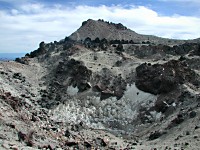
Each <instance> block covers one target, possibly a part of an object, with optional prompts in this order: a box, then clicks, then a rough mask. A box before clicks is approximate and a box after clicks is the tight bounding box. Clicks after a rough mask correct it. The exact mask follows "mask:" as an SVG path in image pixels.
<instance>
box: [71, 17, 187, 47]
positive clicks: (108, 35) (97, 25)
mask: <svg viewBox="0 0 200 150" xmlns="http://www.w3.org/2000/svg"><path fill="white" fill-rule="evenodd" d="M69 37H70V38H71V39H73V40H77V41H79V40H82V41H83V40H85V38H87V37H89V38H91V39H92V40H94V39H96V38H99V39H103V38H105V39H107V40H125V41H126V40H128V41H131V40H132V41H133V42H135V43H140V42H147V41H149V42H151V43H155V44H167V45H173V44H181V43H183V42H184V41H183V40H182V41H181V40H174V39H166V38H160V37H156V36H153V35H142V34H138V33H136V32H134V31H132V30H130V29H128V28H127V27H125V26H124V25H122V24H121V23H118V24H115V23H112V22H106V21H103V20H98V21H95V20H92V19H89V20H87V21H85V22H83V23H82V26H81V27H80V28H79V29H78V30H77V31H76V32H74V33H72V34H71V35H70V36H69Z"/></svg>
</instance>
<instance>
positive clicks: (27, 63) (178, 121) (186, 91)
mask: <svg viewBox="0 0 200 150" xmlns="http://www.w3.org/2000/svg"><path fill="white" fill-rule="evenodd" d="M88 24H89V25H88ZM92 24H95V25H94V26H92ZM86 27H87V30H86V29H85V28H86ZM94 27H95V28H94ZM96 27H99V29H98V30H96ZM108 27H110V28H109V29H108ZM84 29H85V30H84ZM104 29H106V32H104ZM115 32H116V33H115ZM123 32H126V33H131V34H132V36H133V37H135V36H141V39H142V38H143V37H145V36H142V35H138V34H137V33H135V32H133V31H130V30H128V29H126V27H124V26H123V25H121V24H118V25H116V24H113V23H106V22H103V21H93V20H89V21H87V22H84V23H83V26H82V27H81V28H80V29H79V30H78V31H77V32H75V33H74V35H75V34H77V33H81V34H79V39H76V37H74V39H73V36H74V35H72V36H70V38H69V37H67V38H65V39H64V40H61V41H59V42H54V43H44V42H41V43H40V44H39V48H38V49H37V50H35V51H33V52H31V53H30V54H27V55H26V56H25V57H23V58H18V59H16V62H0V108H1V109H0V129H1V130H0V149H3V150H4V149H5V150H6V149H50V150H51V149H53V150H54V149H55V150H61V149H64V150H65V149H80V150H82V149H83V150H87V149H89V150H90V149H102V150H107V149H116V150H120V149H128V150H129V149H144V150H145V149H147V150H148V149H198V148H199V146H200V143H199V140H200V136H199V134H200V117H199V115H200V67H199V62H200V57H199V56H200V44H199V43H184V44H180V45H174V46H172V45H170V46H169V45H164V44H159V43H158V45H157V44H152V43H145V44H144V43H142V42H143V41H138V43H137V44H136V43H133V42H132V43H131V42H128V43H126V42H124V39H123V40H122V39H121V37H120V36H116V38H117V40H118V41H117V43H115V44H113V43H112V42H111V40H112V39H109V36H108V34H107V33H109V34H111V35H112V36H113V35H121V34H122V33H123ZM95 34H96V35H95ZM88 35H91V38H92V36H93V38H92V40H91V39H90V40H85V39H84V38H86V37H87V36H88ZM100 35H101V36H100ZM96 36H97V37H99V38H105V39H104V40H94V39H95V38H96ZM124 37H126V35H125V34H124ZM81 38H82V39H83V41H79V40H80V39H81ZM106 38H108V39H106ZM113 38H114V36H113ZM156 38H157V37H156ZM72 39H73V40H72ZM141 39H140V40H141ZM158 39H160V38H158ZM127 40H129V39H127ZM138 40H139V39H138ZM160 40H161V41H162V40H163V39H160ZM158 41H159V40H158Z"/></svg>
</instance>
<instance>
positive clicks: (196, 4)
mask: <svg viewBox="0 0 200 150" xmlns="http://www.w3.org/2000/svg"><path fill="white" fill-rule="evenodd" d="M88 19H94V20H98V19H104V20H105V21H110V22H114V23H122V24H123V25H125V26H127V27H128V28H129V29H131V30H133V31H135V32H137V33H140V34H147V35H156V36H160V37H165V38H174V39H195V38H199V37H200V0H123V1H122V0H0V53H28V52H31V51H33V50H35V49H37V48H38V45H39V43H40V42H41V41H44V42H45V43H49V42H53V41H59V40H61V39H64V38H65V37H66V36H69V35H71V34H72V33H73V32H75V31H76V30H77V29H78V28H79V27H80V26H81V24H82V22H83V21H86V20H88Z"/></svg>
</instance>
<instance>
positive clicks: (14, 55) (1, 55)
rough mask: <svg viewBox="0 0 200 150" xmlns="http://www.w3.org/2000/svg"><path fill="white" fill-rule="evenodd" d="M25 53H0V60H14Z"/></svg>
mask: <svg viewBox="0 0 200 150" xmlns="http://www.w3.org/2000/svg"><path fill="white" fill-rule="evenodd" d="M24 55H25V53H0V61H6V60H15V59H16V58H18V57H23V56H24Z"/></svg>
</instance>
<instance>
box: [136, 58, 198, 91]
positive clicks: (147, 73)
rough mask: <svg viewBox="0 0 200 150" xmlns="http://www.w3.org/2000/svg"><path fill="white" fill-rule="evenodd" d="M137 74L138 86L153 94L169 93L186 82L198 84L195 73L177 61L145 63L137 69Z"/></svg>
mask: <svg viewBox="0 0 200 150" xmlns="http://www.w3.org/2000/svg"><path fill="white" fill-rule="evenodd" d="M136 74H137V75H136V86H137V87H138V88H139V89H140V90H143V91H145V92H149V93H152V94H161V93H168V92H170V91H172V90H174V89H175V88H177V86H178V85H179V84H183V83H185V82H191V83H193V84H196V83H197V82H198V81H197V80H196V79H195V77H196V76H197V75H196V74H195V72H194V71H192V70H191V69H189V68H188V67H187V65H186V64H184V63H183V62H180V61H176V60H172V61H169V62H167V63H165V64H155V65H151V64H150V63H149V64H147V63H144V64H142V65H140V66H138V67H137V68H136Z"/></svg>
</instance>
